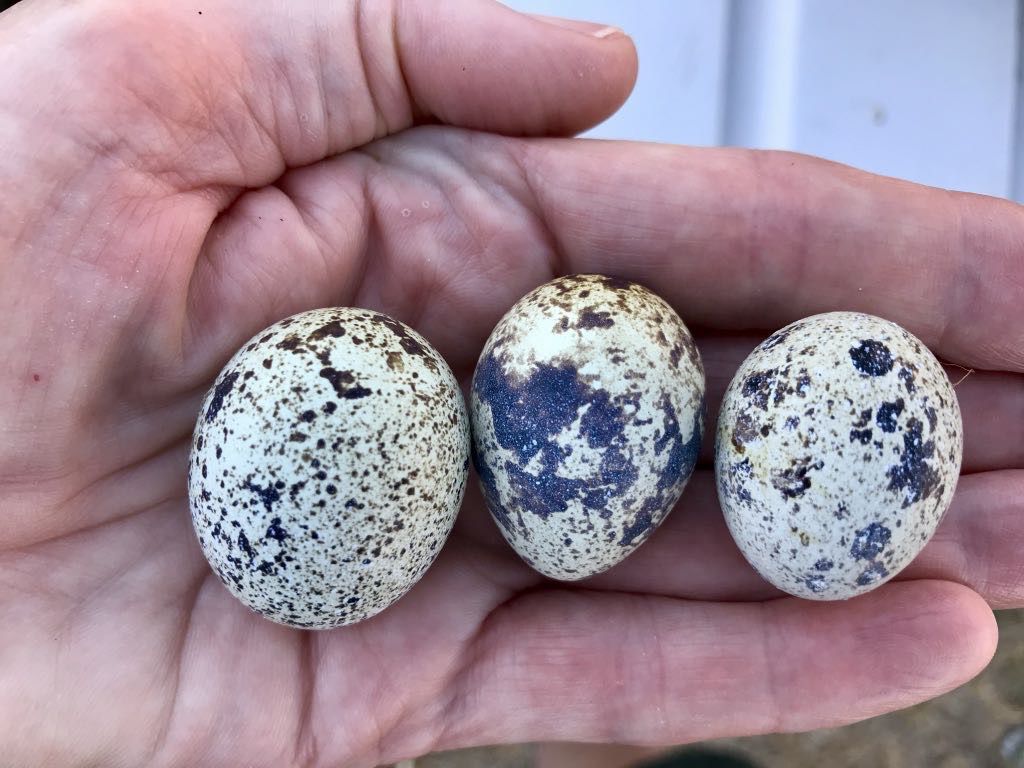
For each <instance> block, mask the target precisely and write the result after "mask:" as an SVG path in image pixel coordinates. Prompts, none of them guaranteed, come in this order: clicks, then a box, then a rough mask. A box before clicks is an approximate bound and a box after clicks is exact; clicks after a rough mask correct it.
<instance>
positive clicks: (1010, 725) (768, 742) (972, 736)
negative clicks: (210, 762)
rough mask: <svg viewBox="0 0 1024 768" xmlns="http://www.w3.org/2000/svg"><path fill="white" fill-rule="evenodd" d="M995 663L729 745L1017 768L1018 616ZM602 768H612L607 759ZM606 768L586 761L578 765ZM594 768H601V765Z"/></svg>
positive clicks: (1020, 753)
mask: <svg viewBox="0 0 1024 768" xmlns="http://www.w3.org/2000/svg"><path fill="white" fill-rule="evenodd" d="M998 617H999V628H1000V641H999V650H998V652H997V654H996V658H995V660H994V661H993V662H992V664H991V665H990V666H989V668H988V669H987V670H986V671H985V672H984V673H983V674H982V675H981V676H979V677H978V678H976V679H975V680H973V681H972V682H971V683H969V684H967V685H965V686H963V687H962V688H960V689H958V690H956V691H953V692H952V693H949V694H947V695H945V696H942V697H940V698H938V699H935V700H934V701H930V702H928V703H926V704H921V705H919V706H916V707H913V708H911V709H907V710H904V711H902V712H896V713H894V714H891V715H886V716H885V717H878V718H875V719H873V720H868V721H866V722H863V723H858V724H857V725H852V726H848V727H846V728H836V729H833V730H824V731H815V732H813V733H804V734H797V735H779V736H759V737H754V738H747V739H730V740H726V741H721V742H716V743H715V744H713V745H711V746H715V747H722V748H726V749H730V750H733V751H737V752H742V753H745V754H747V755H749V756H750V757H752V758H755V759H756V760H757V762H758V765H760V766H762V768H820V766H823V765H827V766H829V767H830V768H855V767H856V768H863V766H872V767H873V768H1024V611H1004V612H1002V613H1000V614H998ZM606 756H607V757H608V758H609V759H611V760H612V762H610V763H609V764H608V765H609V768H611V766H613V765H621V763H616V762H615V758H613V757H612V755H611V754H610V752H609V754H607V755H606ZM598 762H601V763H604V762H606V761H605V760H604V759H603V758H601V759H599V756H598V755H596V754H592V755H591V756H590V757H588V758H587V759H586V760H585V763H584V764H591V765H595V766H596V764H597V763H598ZM415 765H416V768H534V766H535V760H534V749H533V748H532V747H530V746H510V747H493V748H486V749H471V750H463V751H461V752H448V753H442V754H437V755H431V756H430V757H426V758H421V759H420V760H417V761H416V763H415ZM601 768H604V766H603V765H602V766H601Z"/></svg>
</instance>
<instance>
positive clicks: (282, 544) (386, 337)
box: [188, 308, 469, 629]
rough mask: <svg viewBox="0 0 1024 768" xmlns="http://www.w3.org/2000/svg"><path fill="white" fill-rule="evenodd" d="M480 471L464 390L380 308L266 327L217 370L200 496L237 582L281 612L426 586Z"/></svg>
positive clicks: (378, 605)
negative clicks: (472, 460)
mask: <svg viewBox="0 0 1024 768" xmlns="http://www.w3.org/2000/svg"><path fill="white" fill-rule="evenodd" d="M468 470H469V429H468V418H467V415H466V411H465V404H464V401H463V398H462V394H461V392H460V390H459V387H458V385H457V383H456V380H455V377H454V376H453V375H452V372H451V370H450V369H449V368H448V366H447V365H446V364H445V361H444V360H443V359H442V357H441V356H440V355H439V354H438V353H437V352H436V351H435V350H434V349H433V348H432V347H431V346H430V344H428V343H427V341H426V340H425V339H423V337H422V336H420V335H419V334H417V333H416V332H414V331H413V330H411V329H410V328H408V327H407V326H405V325H403V324H402V323H400V322H398V321H396V320H393V319H392V318H390V317H388V316H386V315H383V314H380V313H378V312H372V311H370V310H366V309H356V308H338V309H317V310H313V311H310V312H305V313H302V314H299V315H295V316H293V317H290V318H287V319H285V320H282V321H281V322H279V323H276V324H275V325H272V326H271V327H270V328H268V329H266V330H265V331H263V332H262V333H259V334H257V335H256V336H255V337H253V338H252V339H251V340H250V341H249V342H248V343H247V344H245V346H244V347H242V349H241V350H239V352H238V353H237V354H236V355H235V356H234V357H233V358H232V359H231V360H230V361H229V362H228V364H227V365H226V366H225V367H224V369H223V371H221V373H220V375H219V376H218V377H217V379H216V382H215V384H214V386H213V388H212V389H211V390H210V392H209V394H208V395H207V396H206V399H205V402H204V403H203V406H202V410H201V412H200V414H199V419H198V423H197V424H196V428H195V433H194V435H193V443H192V454H191V458H190V463H189V477H188V490H189V503H190V507H191V511H192V521H193V524H194V527H195V531H196V535H197V536H198V538H199V543H200V545H201V547H202V550H203V553H204V554H205V555H206V558H207V560H208V561H209V563H210V565H211V567H212V568H213V570H214V571H216V573H217V575H218V576H219V577H220V579H221V581H222V582H224V584H225V585H226V586H227V588H228V590H230V591H231V592H232V593H233V594H234V595H235V596H236V597H237V598H238V599H239V600H241V601H242V602H243V603H244V604H245V605H247V606H249V608H251V609H252V610H254V611H256V612H257V613H260V614H262V615H263V616H265V617H267V618H269V619H271V620H273V621H275V622H279V623H282V624H287V625H290V626H294V627H309V628H318V629H322V628H330V627H337V626H341V625H344V624H351V623H353V622H356V621H360V620H362V619H365V618H368V617H370V616H373V615H374V614H376V613H378V612H380V611H382V610H384V609H385V608H387V607H388V606H389V605H391V604H392V603H393V602H394V601H395V600H397V599H398V598H399V597H401V596H402V594H404V593H405V592H406V591H407V590H408V589H409V588H410V587H411V586H412V585H413V584H415V583H416V581H417V580H418V579H419V578H420V577H421V576H422V575H423V573H424V572H425V571H426V569H427V567H428V566H429V565H430V563H431V562H432V561H433V560H434V558H435V556H436V555H437V553H438V551H439V550H440V548H441V545H442V544H443V543H444V541H445V539H446V538H447V536H448V533H449V531H450V530H451V527H452V524H453V522H454V520H455V516H456V512H457V511H458V508H459V504H460V502H461V499H462V494H463V491H464V489H465V483H466V478H467V474H468Z"/></svg>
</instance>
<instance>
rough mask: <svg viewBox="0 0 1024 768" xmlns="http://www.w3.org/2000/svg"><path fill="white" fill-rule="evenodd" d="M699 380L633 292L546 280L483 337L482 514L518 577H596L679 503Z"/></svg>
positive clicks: (659, 306)
mask: <svg viewBox="0 0 1024 768" xmlns="http://www.w3.org/2000/svg"><path fill="white" fill-rule="evenodd" d="M703 403H704V369H703V366H702V364H701V360H700V356H699V354H698V352H697V348H696V346H695V345H694V343H693V338H692V337H691V335H690V332H689V331H688V330H687V328H686V326H685V325H684V324H683V321H682V320H681V319H680V318H679V315H677V314H676V313H675V311H674V310H673V309H672V308H671V307H670V306H669V305H668V304H667V303H665V302H664V301H663V300H662V299H660V298H659V297H658V296H656V295H655V294H653V293H652V292H651V291H649V290H647V289H646V288H644V287H643V286H640V285H638V284H636V283H632V282H628V281H625V280H619V279H615V278H610V277H604V276H600V275H575V276H570V277H561V278H558V279H556V280H553V281H551V282H549V283H547V284H545V285H542V286H541V287H539V288H537V289H536V290H534V291H532V292H530V293H529V294H527V295H526V296H525V297H523V298H522V299H521V300H520V301H519V302H517V303H516V304H515V306H513V307H512V309H511V310H509V312H508V313H507V314H506V315H505V316H504V317H503V318H502V319H501V321H500V322H499V323H498V325H497V326H496V327H495V329H494V331H493V333H491V335H490V338H488V340H487V343H486V345H485V346H484V349H483V352H482V354H481V355H480V359H479V362H478V363H477V367H476V371H475V373H474V376H473V384H472V388H471V392H470V419H471V422H472V427H473V457H474V462H475V465H476V469H477V473H478V474H479V476H480V481H481V485H482V488H483V491H484V497H485V499H486V502H487V507H488V509H489V510H490V512H491V515H492V516H493V517H494V519H495V521H496V522H497V524H498V527H499V528H500V530H501V533H502V534H503V535H504V537H505V539H506V540H507V541H508V542H509V544H511V545H512V548H513V549H515V551H516V552H517V553H519V555H520V556H521V557H522V558H523V560H525V561H526V562H527V563H528V564H529V565H531V566H532V567H533V568H535V569H536V570H537V571H539V572H540V573H542V574H544V575H546V576H549V577H551V578H555V579H563V580H575V579H582V578H585V577H587V576H591V575H593V574H596V573H599V572H601V571H604V570H606V569H608V568H610V567H612V566H613V565H615V564H616V563H618V562H619V561H621V560H622V559H623V558H625V557H626V556H627V555H629V554H630V553H631V552H633V551H634V550H635V549H636V548H637V547H639V546H640V544H641V543H643V542H644V541H645V540H646V539H647V538H648V537H649V536H650V535H651V534H652V532H653V531H654V530H655V528H657V527H658V525H659V524H660V523H661V522H662V520H664V519H665V516H666V515H668V513H669V511H670V510H671V509H672V508H673V506H675V504H676V502H677V501H678V500H679V496H680V494H681V493H682V491H683V487H684V485H685V484H686V481H687V480H688V479H689V477H690V474H691V473H692V472H693V468H694V466H695V464H696V461H697V454H698V451H699V449H700V443H701V436H702V432H703Z"/></svg>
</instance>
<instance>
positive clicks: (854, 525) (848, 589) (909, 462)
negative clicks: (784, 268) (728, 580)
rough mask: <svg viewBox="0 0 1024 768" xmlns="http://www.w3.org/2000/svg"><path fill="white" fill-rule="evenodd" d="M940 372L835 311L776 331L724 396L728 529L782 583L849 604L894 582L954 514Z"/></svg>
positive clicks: (951, 412)
mask: <svg viewBox="0 0 1024 768" xmlns="http://www.w3.org/2000/svg"><path fill="white" fill-rule="evenodd" d="M962 444H963V437H962V426H961V422H960V409H959V406H958V405H957V400H956V395H955V394H954V392H953V388H952V386H951V384H950V381H949V378H948V377H947V376H946V373H945V371H944V370H943V369H942V366H941V365H940V364H939V362H938V361H937V360H936V359H935V357H934V356H933V355H932V353H931V352H930V351H929V350H928V349H927V348H926V347H925V346H924V344H922V343H921V342H920V341H919V340H918V339H916V338H915V337H914V336H912V335H911V334H910V333H908V332H907V331H906V330H904V329H903V328H901V327H900V326H898V325H896V324H895V323H892V322H889V321H887V320H883V319H881V318H878V317H874V316H871V315H865V314H860V313H855V312H830V313H827V314H822V315H815V316H814V317H809V318H806V319H803V320H800V321H798V322H795V323H793V324H792V325H788V326H786V327H785V328H783V329H782V330H780V331H777V332H776V333H774V334H772V335H771V336H770V337H769V338H768V339H766V340H765V341H764V342H763V343H762V344H761V345H760V346H758V347H757V348H756V349H755V350H754V351H753V352H752V353H751V354H750V355H749V357H747V359H746V360H745V361H744V362H743V364H742V365H741V366H740V369H739V370H738V371H737V373H736V376H735V378H733V380H732V382H731V384H730V385H729V388H728V390H727V391H726V394H725V397H724V400H723V402H722V408H721V413H720V416H719V423H718V434H717V440H716V449H715V453H716V456H715V469H716V476H717V483H718V494H719V499H720V501H721V505H722V509H723V511H724V513H725V519H726V522H727V523H728V526H729V530H730V531H731V533H732V535H733V538H734V539H735V540H736V543H737V545H738V546H739V548H740V550H741V551H742V552H743V554H744V555H745V556H746V558H747V560H748V561H749V562H750V563H751V565H753V566H754V568H755V569H756V570H757V571H758V572H759V573H760V574H761V575H762V576H763V577H764V578H765V579H767V580H768V581H769V582H771V583H772V584H774V585H775V586H776V587H778V588H779V589H781V590H783V591H785V592H788V593H790V594H793V595H797V596H799V597H804V598H809V599H815V600H842V599H845V598H849V597H853V596H854V595H858V594H861V593H863V592H867V591H868V590H871V589H874V588H875V587H878V586H879V585H880V584H883V583H885V582H886V581H888V580H889V579H891V578H892V577H893V576H895V575H896V574H897V573H899V571H900V570H901V569H903V568H904V567H905V566H906V565H907V564H908V563H910V561H911V560H913V559H914V557H915V556H916V555H917V554H918V552H920V551H921V549H922V548H923V547H924V545H925V544H926V543H927V542H928V540H929V538H931V536H932V534H933V533H934V531H935V528H936V527H937V526H938V524H939V521H940V519H941V518H942V516H943V514H944V513H945V511H946V509H947V507H948V506H949V503H950V500H951V499H952V497H953V491H954V489H955V488H956V483H957V477H958V475H959V471H960V460H961V453H962Z"/></svg>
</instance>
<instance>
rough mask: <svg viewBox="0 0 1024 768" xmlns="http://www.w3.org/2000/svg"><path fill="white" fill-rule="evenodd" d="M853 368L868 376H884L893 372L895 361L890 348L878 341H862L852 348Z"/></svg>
mask: <svg viewBox="0 0 1024 768" xmlns="http://www.w3.org/2000/svg"><path fill="white" fill-rule="evenodd" d="M850 360H851V361H852V362H853V367H854V368H856V369H857V370H858V371H860V372H861V373H863V374H866V375H868V376H884V375H885V374H887V373H888V372H889V371H891V370H892V366H893V360H892V353H891V352H890V351H889V348H888V347H887V346H885V344H883V343H882V342H880V341H877V340H876V339H862V340H861V342H860V344H859V345H857V346H856V347H851V348H850Z"/></svg>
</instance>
